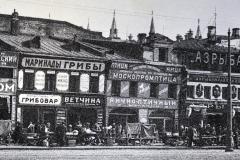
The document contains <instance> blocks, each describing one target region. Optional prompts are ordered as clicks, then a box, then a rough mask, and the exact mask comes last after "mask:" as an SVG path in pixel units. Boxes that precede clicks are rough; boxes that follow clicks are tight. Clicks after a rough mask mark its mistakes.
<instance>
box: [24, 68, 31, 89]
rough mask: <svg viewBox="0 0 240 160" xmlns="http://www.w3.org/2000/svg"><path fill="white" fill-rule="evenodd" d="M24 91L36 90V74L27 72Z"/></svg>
mask: <svg viewBox="0 0 240 160" xmlns="http://www.w3.org/2000/svg"><path fill="white" fill-rule="evenodd" d="M23 77H24V81H23V85H24V89H25V90H33V89H34V72H33V71H32V72H26V71H25V73H24V76H23Z"/></svg>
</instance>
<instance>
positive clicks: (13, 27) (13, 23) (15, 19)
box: [11, 9, 19, 35]
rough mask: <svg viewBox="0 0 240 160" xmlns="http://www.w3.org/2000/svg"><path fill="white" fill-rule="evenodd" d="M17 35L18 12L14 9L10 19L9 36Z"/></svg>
mask: <svg viewBox="0 0 240 160" xmlns="http://www.w3.org/2000/svg"><path fill="white" fill-rule="evenodd" d="M18 33H19V19H18V12H16V9H14V11H13V13H12V18H11V34H12V35H18Z"/></svg>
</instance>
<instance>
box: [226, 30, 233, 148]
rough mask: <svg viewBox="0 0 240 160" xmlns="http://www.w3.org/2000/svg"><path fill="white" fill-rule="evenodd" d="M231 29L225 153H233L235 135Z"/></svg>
mask: <svg viewBox="0 0 240 160" xmlns="http://www.w3.org/2000/svg"><path fill="white" fill-rule="evenodd" d="M230 34H231V32H230V28H229V29H228V93H229V94H228V105H227V137H226V140H227V141H226V149H225V152H232V151H233V133H232V126H233V125H232V118H233V112H232V110H233V109H232V87H231V50H230Z"/></svg>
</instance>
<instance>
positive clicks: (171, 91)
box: [168, 84, 177, 99]
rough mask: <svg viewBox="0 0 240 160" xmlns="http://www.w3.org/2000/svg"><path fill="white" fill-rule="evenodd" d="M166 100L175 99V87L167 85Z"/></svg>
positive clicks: (174, 85)
mask: <svg viewBox="0 0 240 160" xmlns="http://www.w3.org/2000/svg"><path fill="white" fill-rule="evenodd" d="M168 98H174V99H176V98H177V85H176V84H169V85H168Z"/></svg>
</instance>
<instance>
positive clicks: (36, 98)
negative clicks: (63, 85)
mask: <svg viewBox="0 0 240 160" xmlns="http://www.w3.org/2000/svg"><path fill="white" fill-rule="evenodd" d="M18 102H19V103H20V104H31V105H61V102H62V97H61V96H60V95H39V94H20V95H19V99H18Z"/></svg>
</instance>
